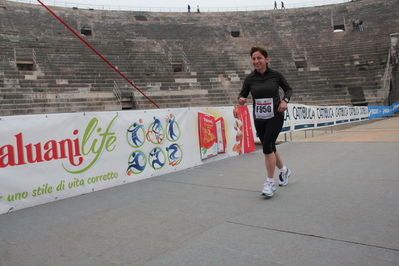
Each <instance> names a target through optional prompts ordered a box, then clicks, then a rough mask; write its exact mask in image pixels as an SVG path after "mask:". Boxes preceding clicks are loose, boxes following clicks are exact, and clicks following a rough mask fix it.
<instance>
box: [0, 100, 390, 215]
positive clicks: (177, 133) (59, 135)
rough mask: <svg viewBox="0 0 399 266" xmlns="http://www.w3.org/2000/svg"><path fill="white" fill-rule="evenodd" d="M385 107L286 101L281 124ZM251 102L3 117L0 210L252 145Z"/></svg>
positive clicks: (367, 114) (297, 125) (307, 124)
mask: <svg viewBox="0 0 399 266" xmlns="http://www.w3.org/2000/svg"><path fill="white" fill-rule="evenodd" d="M397 107H398V104H396V105H393V106H391V107H388V108H387V107H347V106H323V107H321V106H305V105H300V104H289V105H288V110H287V111H286V112H285V121H284V125H283V130H282V132H283V131H292V130H306V129H312V128H320V127H326V126H332V125H338V124H342V123H350V122H356V121H361V120H365V119H369V118H370V119H371V118H374V117H380V116H385V115H391V114H392V113H393V112H394V111H393V110H397V109H398V108H397ZM250 110H252V106H235V107H234V106H227V107H202V108H200V107H198V108H175V109H151V110H130V111H120V112H89V113H72V114H43V115H26V116H6V117H1V119H0V132H1V138H0V214H2V213H6V212H9V211H13V210H19V209H23V208H27V207H31V206H35V205H39V204H43V203H48V202H52V201H56V200H60V199H65V198H69V197H73V196H77V195H81V194H85V193H90V192H94V191H98V190H102V189H105V188H109V187H114V186H119V185H122V184H126V183H131V182H135V181H139V180H143V179H146V178H151V177H155V176H159V175H163V174H166V173H171V172H173V171H179V170H183V169H187V168H190V167H195V166H197V165H200V164H204V163H208V162H212V161H216V160H222V159H225V158H228V157H231V156H237V155H240V154H243V153H247V152H253V151H255V139H256V138H257V136H256V132H255V130H254V126H253V120H252V112H251V111H250Z"/></svg>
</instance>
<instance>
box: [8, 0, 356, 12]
mask: <svg viewBox="0 0 399 266" xmlns="http://www.w3.org/2000/svg"><path fill="white" fill-rule="evenodd" d="M8 1H10V2H20V3H28V4H39V3H38V2H37V1H36V0H8ZM42 2H43V3H44V4H46V5H48V6H58V7H66V8H75V9H90V10H107V11H140V12H187V6H182V7H146V6H112V5H96V4H84V3H66V2H61V1H51V0H47V1H42ZM83 2H84V0H83ZM347 2H356V0H314V1H310V2H305V1H304V2H303V3H293V4H290V3H286V4H285V5H284V6H285V9H290V8H303V7H314V6H324V5H333V4H341V3H347ZM200 8H201V12H238V11H261V10H272V9H274V2H273V1H270V4H268V5H262V6H235V7H234V6H230V7H200ZM192 13H193V14H195V13H196V12H194V11H193V12H192Z"/></svg>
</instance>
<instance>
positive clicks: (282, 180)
mask: <svg viewBox="0 0 399 266" xmlns="http://www.w3.org/2000/svg"><path fill="white" fill-rule="evenodd" d="M290 176H291V170H290V169H289V168H287V171H285V173H284V174H282V173H280V175H279V176H278V185H279V186H280V187H284V186H286V185H287V184H288V178H290Z"/></svg>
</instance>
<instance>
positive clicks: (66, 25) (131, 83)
mask: <svg viewBox="0 0 399 266" xmlns="http://www.w3.org/2000/svg"><path fill="white" fill-rule="evenodd" d="M37 1H38V2H39V3H40V4H41V5H42V6H43V7H44V8H45V9H47V11H48V12H50V13H51V14H52V15H53V16H54V17H55V18H56V19H58V20H59V21H60V22H61V23H62V24H63V25H64V26H65V27H67V28H68V29H69V30H70V31H71V32H72V33H73V34H75V36H76V37H78V38H79V39H80V40H81V41H82V42H83V43H84V44H86V45H87V46H88V47H89V48H90V49H91V50H92V51H93V52H95V53H96V54H97V55H98V56H99V57H100V58H101V59H102V60H104V62H105V63H107V64H108V65H109V66H110V67H111V68H112V69H113V70H115V71H116V72H117V73H118V74H119V75H120V76H121V77H122V78H124V79H125V80H126V81H127V82H129V83H130V85H132V86H133V87H134V88H135V89H136V90H138V91H139V92H140V93H141V94H142V95H143V96H144V97H146V98H147V99H148V100H149V101H150V102H151V103H152V104H153V105H155V106H156V107H157V108H159V106H158V105H157V104H156V103H155V102H154V101H153V100H151V99H150V98H149V97H148V96H147V95H145V93H144V92H142V91H141V90H140V89H139V88H137V87H136V85H134V84H133V82H131V81H130V80H129V79H128V78H127V77H125V75H123V74H122V73H121V72H120V71H119V70H118V69H116V68H115V67H114V66H113V65H112V64H111V63H110V62H108V60H107V59H105V58H104V57H103V56H102V55H101V54H100V53H99V52H97V51H96V50H95V49H94V48H93V47H92V46H91V45H90V44H89V43H88V42H86V41H85V40H84V39H83V38H82V37H81V36H80V35H79V34H77V33H76V32H75V31H74V30H73V29H72V28H71V27H69V26H68V24H66V23H65V22H64V21H63V20H62V19H60V18H59V17H58V16H57V15H56V14H55V13H54V12H53V11H51V10H50V9H49V8H48V7H47V6H46V5H45V4H43V3H42V2H41V1H40V0H37Z"/></svg>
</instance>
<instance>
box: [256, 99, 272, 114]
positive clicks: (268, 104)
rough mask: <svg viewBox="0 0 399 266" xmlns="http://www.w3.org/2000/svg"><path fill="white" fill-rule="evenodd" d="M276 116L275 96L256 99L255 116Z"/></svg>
mask: <svg viewBox="0 0 399 266" xmlns="http://www.w3.org/2000/svg"><path fill="white" fill-rule="evenodd" d="M272 117H274V108H273V98H263V99H255V118H260V119H269V118H272Z"/></svg>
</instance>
